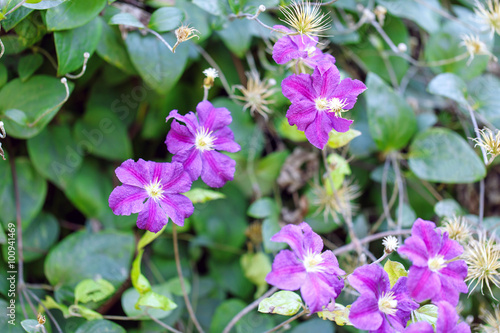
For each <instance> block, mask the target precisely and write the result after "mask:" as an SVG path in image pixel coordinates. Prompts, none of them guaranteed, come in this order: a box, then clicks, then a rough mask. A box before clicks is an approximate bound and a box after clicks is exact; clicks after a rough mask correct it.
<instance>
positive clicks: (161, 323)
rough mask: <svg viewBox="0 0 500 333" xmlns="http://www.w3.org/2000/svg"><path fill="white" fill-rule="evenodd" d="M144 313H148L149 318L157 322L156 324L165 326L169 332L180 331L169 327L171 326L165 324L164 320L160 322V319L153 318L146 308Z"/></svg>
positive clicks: (175, 332)
mask: <svg viewBox="0 0 500 333" xmlns="http://www.w3.org/2000/svg"><path fill="white" fill-rule="evenodd" d="M146 314H147V315H148V317H149V318H151V320H152V321H154V322H155V323H157V324H158V325H160V326H161V327H163V328H165V329H166V330H167V331H169V332H174V333H182V332H181V331H178V330H176V329H175V328H173V327H171V326H168V325H167V324H165V323H164V322H162V321H161V320H159V319H158V318H155V317H153V316H152V315H150V314H149V313H148V312H147V310H146Z"/></svg>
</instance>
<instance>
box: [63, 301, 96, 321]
mask: <svg viewBox="0 0 500 333" xmlns="http://www.w3.org/2000/svg"><path fill="white" fill-rule="evenodd" d="M69 311H70V313H78V314H79V315H80V316H82V317H83V318H85V319H87V320H98V319H102V318H103V317H102V314H100V313H99V312H96V311H94V310H91V309H89V308H87V307H86V306H83V305H76V304H73V305H71V306H70V307H69Z"/></svg>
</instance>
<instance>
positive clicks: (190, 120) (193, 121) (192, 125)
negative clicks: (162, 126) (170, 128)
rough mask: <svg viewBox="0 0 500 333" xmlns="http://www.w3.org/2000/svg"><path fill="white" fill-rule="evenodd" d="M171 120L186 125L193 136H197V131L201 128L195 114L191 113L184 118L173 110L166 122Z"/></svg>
mask: <svg viewBox="0 0 500 333" xmlns="http://www.w3.org/2000/svg"><path fill="white" fill-rule="evenodd" d="M171 118H173V119H175V120H177V121H180V122H181V123H184V124H185V125H186V127H187V128H188V130H189V131H190V132H191V134H192V135H195V134H196V129H197V128H198V127H199V124H198V119H197V118H196V115H195V114H194V112H192V111H190V112H188V113H187V114H186V115H184V116H183V115H181V114H179V112H178V111H177V110H172V111H170V113H169V114H168V117H167V119H166V120H165V121H166V122H168V121H169V120H170V119H171Z"/></svg>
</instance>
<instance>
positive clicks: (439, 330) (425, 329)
mask: <svg viewBox="0 0 500 333" xmlns="http://www.w3.org/2000/svg"><path fill="white" fill-rule="evenodd" d="M437 306H438V317H437V323H436V333H470V327H469V325H467V323H464V322H461V323H460V324H458V325H457V322H458V314H457V310H456V309H455V307H454V306H453V305H451V304H450V303H448V302H445V301H441V302H438V303H437ZM405 333H434V329H433V328H432V325H431V324H429V323H427V322H422V321H420V322H416V323H414V324H411V325H410V326H408V327H407V328H406V330H405Z"/></svg>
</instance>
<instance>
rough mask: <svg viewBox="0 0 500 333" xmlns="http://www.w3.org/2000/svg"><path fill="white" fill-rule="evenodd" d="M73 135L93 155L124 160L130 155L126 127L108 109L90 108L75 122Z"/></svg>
mask: <svg viewBox="0 0 500 333" xmlns="http://www.w3.org/2000/svg"><path fill="white" fill-rule="evenodd" d="M74 133H75V135H74V137H75V140H76V142H78V145H81V146H84V145H85V146H86V148H85V149H86V150H87V151H88V152H89V153H90V154H92V155H95V156H99V157H102V158H105V159H108V160H126V159H128V158H130V157H132V143H131V142H130V138H129V137H128V133H127V127H126V126H125V124H124V123H123V121H121V120H120V119H119V118H118V116H117V115H116V114H115V113H113V112H112V111H110V110H108V109H103V108H91V109H89V110H87V112H86V113H85V116H84V117H83V119H82V120H80V121H78V122H77V123H76V124H75V129H74Z"/></svg>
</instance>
